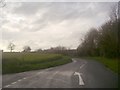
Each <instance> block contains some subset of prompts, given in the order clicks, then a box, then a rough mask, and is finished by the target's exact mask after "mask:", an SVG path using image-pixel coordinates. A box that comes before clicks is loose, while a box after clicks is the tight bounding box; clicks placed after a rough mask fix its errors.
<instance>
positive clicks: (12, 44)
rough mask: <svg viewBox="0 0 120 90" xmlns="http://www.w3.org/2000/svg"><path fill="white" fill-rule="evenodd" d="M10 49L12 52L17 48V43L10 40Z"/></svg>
mask: <svg viewBox="0 0 120 90" xmlns="http://www.w3.org/2000/svg"><path fill="white" fill-rule="evenodd" d="M8 49H9V50H10V52H12V51H13V50H14V49H15V44H14V43H12V42H10V43H9V45H8Z"/></svg>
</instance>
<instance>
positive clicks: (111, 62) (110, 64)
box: [88, 57, 120, 73]
mask: <svg viewBox="0 0 120 90" xmlns="http://www.w3.org/2000/svg"><path fill="white" fill-rule="evenodd" d="M88 59H94V60H97V61H99V62H101V63H103V64H104V65H105V66H106V67H107V68H109V69H110V70H112V71H113V72H115V73H120V72H119V70H118V62H119V60H118V59H109V58H105V57H89V58H88Z"/></svg>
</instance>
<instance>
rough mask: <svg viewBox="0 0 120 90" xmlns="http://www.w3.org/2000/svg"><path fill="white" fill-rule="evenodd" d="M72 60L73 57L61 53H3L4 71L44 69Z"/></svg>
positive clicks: (16, 71)
mask: <svg viewBox="0 0 120 90" xmlns="http://www.w3.org/2000/svg"><path fill="white" fill-rule="evenodd" d="M69 62H71V58H69V57H68V56H63V55H60V54H40V53H24V52H22V53H17V52H12V53H9V52H6V53H3V55H2V73H3V74H8V73H18V72H24V71H30V70H37V69H44V68H49V67H54V66H58V65H62V64H66V63H69Z"/></svg>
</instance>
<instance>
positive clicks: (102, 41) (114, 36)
mask: <svg viewBox="0 0 120 90" xmlns="http://www.w3.org/2000/svg"><path fill="white" fill-rule="evenodd" d="M110 18H111V19H110V20H109V21H107V22H105V23H104V24H103V25H101V27H100V28H98V29H96V28H91V30H90V31H89V32H88V33H87V34H86V36H85V37H84V39H83V40H82V43H81V44H80V45H79V46H78V48H77V51H78V55H80V56H102V57H110V58H115V57H119V55H120V43H119V42H120V40H119V39H120V28H119V25H120V18H119V14H118V15H117V13H116V11H115V10H114V12H112V13H111V15H110Z"/></svg>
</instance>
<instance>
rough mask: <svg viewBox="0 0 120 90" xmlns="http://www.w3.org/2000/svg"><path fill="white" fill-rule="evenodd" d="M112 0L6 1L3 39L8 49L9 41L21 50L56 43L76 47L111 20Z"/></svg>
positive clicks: (55, 44) (2, 26)
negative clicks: (71, 0)
mask: <svg viewBox="0 0 120 90" xmlns="http://www.w3.org/2000/svg"><path fill="white" fill-rule="evenodd" d="M114 5H116V3H113V2H106V3H105V2H103V3H97V2H96V3H95V2H94V3H92V2H90V3H88V2H84V3H83V2H71V3H70V2H60V3H58V2H54V3H50V2H46V3H43V2H39V3H38V2H23V3H20V2H19V3H18V2H17V3H14V2H12V3H6V6H5V7H4V8H3V9H2V16H1V17H2V18H0V19H1V20H2V24H0V27H1V29H0V30H2V42H0V48H1V49H3V50H4V51H7V46H8V44H9V42H13V43H14V44H15V45H16V48H15V51H22V50H23V46H25V45H29V46H30V47H31V48H32V49H33V50H36V49H38V48H42V49H47V48H50V47H55V46H59V45H60V46H65V47H68V48H77V47H78V45H79V44H80V43H81V41H80V39H81V38H83V37H84V35H85V34H86V33H87V32H88V31H89V30H90V28H92V27H95V28H98V27H100V26H101V25H102V24H103V23H104V22H105V21H107V20H109V19H110V18H109V14H110V12H111V8H112V7H113V6H114Z"/></svg>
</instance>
